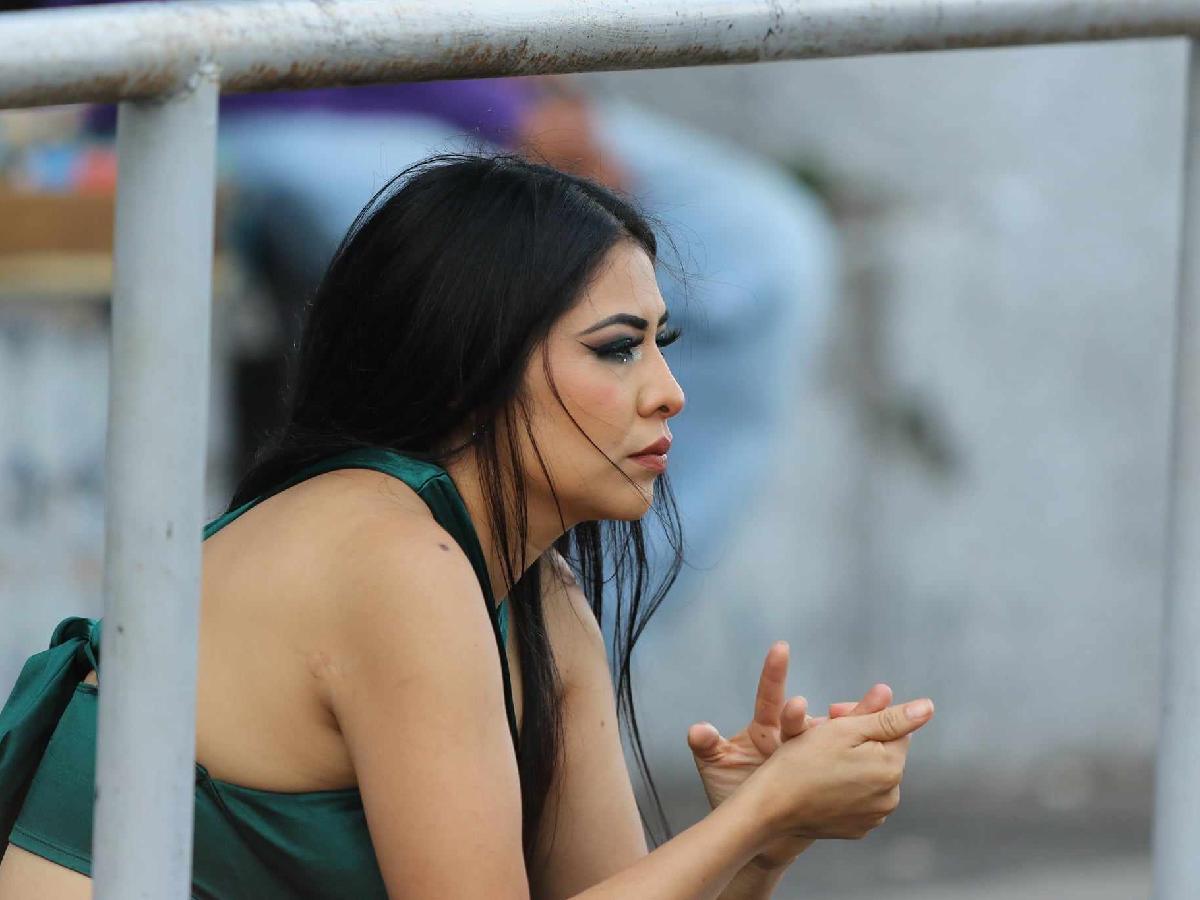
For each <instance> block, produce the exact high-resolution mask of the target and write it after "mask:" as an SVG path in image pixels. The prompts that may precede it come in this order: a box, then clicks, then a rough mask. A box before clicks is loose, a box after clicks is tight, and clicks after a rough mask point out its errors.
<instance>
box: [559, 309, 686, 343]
mask: <svg viewBox="0 0 1200 900" xmlns="http://www.w3.org/2000/svg"><path fill="white" fill-rule="evenodd" d="M669 318H671V312H670V310H668V311H667V312H665V313H663V314H662V316H661V317H660V318H659V320H658V324H659V325H663V324H665V323H666V321H667V319H669ZM648 324H649V323H648V322H647V321H646V320H645V319H643V318H642V317H641V316H635V315H632V314H630V313H617V314H616V315H614V316H609V317H608V318H607V319H601V320H600V321H599V322H597V323H596V324H595V325H593V326H592V327H591V328H585V329H584V330H583V331H581V332H579V334H577V335H575V336H576V337H583V336H584V335H585V334H591V333H592V332H593V331H599V330H600V329H601V328H607V327H608V326H609V325H632V326H633V327H634V328H636V329H638V330H639V331H643V330H645V328H646V326H647V325H648Z"/></svg>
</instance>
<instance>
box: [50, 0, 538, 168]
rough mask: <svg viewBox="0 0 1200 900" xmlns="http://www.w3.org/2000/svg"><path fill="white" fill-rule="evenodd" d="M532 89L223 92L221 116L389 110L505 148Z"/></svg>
mask: <svg viewBox="0 0 1200 900" xmlns="http://www.w3.org/2000/svg"><path fill="white" fill-rule="evenodd" d="M112 2H118V0H83V2H79V0H43V2H41V3H38V4H36V5H38V6H41V7H66V6H96V5H100V4H104V3H112ZM123 2H130V0H123ZM133 2H145V0H133ZM248 2H249V0H248ZM538 93H539V91H538V88H537V86H536V84H535V83H534V82H533V81H532V80H530V79H525V78H487V79H475V80H468V81H426V82H415V83H414V82H406V83H403V84H377V85H365V86H362V87H335V88H321V89H318V90H307V91H272V92H270V93H257V94H230V95H227V96H223V97H222V98H221V115H223V116H225V115H244V114H253V113H262V112H275V111H285V110H302V109H324V110H330V111H335V112H344V113H351V114H352V113H365V114H374V115H380V114H388V113H394V114H396V115H420V116H432V117H435V118H438V119H441V120H442V121H444V122H449V123H450V124H452V125H455V126H457V127H458V128H461V129H462V130H463V131H466V132H470V133H471V134H473V135H478V136H479V137H481V138H483V139H484V140H488V141H491V142H493V143H496V144H499V145H501V146H504V147H511V146H512V145H513V143H514V141H515V138H516V131H517V127H518V125H519V123H520V121H521V118H522V116H523V115H524V114H525V111H526V110H527V109H528V108H529V106H530V105H531V104H532V103H533V102H534V100H535V98H536V97H537V95H538ZM116 118H117V117H116V107H114V106H112V105H111V104H107V105H103V106H95V107H92V108H91V109H89V110H88V114H87V127H88V130H89V131H93V132H98V133H111V132H112V131H113V130H114V127H115V124H116Z"/></svg>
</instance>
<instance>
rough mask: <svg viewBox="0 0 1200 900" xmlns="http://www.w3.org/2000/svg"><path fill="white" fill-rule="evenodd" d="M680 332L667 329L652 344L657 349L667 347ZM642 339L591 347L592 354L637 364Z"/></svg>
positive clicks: (640, 352) (675, 339)
mask: <svg viewBox="0 0 1200 900" xmlns="http://www.w3.org/2000/svg"><path fill="white" fill-rule="evenodd" d="M681 334H682V332H681V331H680V330H679V329H678V328H669V329H667V330H666V331H660V332H659V333H658V334H657V335H655V338H654V343H656V344H657V345H658V346H659V347H669V346H670V345H671V344H673V343H675V342H676V341H677V340H679V336H680V335H681ZM643 340H645V339H644V338H630V337H626V338H621V339H620V340H617V341H613V342H611V343H608V344H605V345H604V346H602V347H593V348H592V352H593V353H595V354H596V355H597V356H599V357H600V358H601V359H610V360H614V361H616V362H621V363H627V362H637V361H638V360H639V359H641V358H642V351H641V349H640V348H641V345H642V342H643Z"/></svg>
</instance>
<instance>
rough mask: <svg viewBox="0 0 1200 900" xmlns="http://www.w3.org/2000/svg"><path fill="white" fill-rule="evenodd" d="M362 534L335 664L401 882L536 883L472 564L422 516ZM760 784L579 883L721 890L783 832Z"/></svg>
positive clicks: (341, 582) (503, 893) (441, 891)
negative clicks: (768, 816)
mask: <svg viewBox="0 0 1200 900" xmlns="http://www.w3.org/2000/svg"><path fill="white" fill-rule="evenodd" d="M439 545H448V546H449V547H450V550H449V551H446V550H444V549H442V548H441V547H440V546H439ZM352 547H353V555H352V556H348V557H347V558H346V560H345V564H344V565H343V566H342V567H341V568H342V569H343V570H344V571H341V572H339V573H338V575H337V577H336V579H335V581H336V587H337V590H336V591H335V594H336V596H335V597H334V598H332V599H331V602H332V603H336V604H337V621H338V622H339V623H340V626H339V627H338V628H337V629H335V632H334V636H333V637H332V638H331V640H330V646H329V647H328V649H327V651H326V652H325V653H324V654H323V657H324V659H325V662H324V664H323V667H322V669H323V673H324V674H323V675H322V677H323V678H324V679H325V681H326V685H325V687H326V690H325V692H324V693H325V695H326V696H328V697H329V698H330V704H331V706H332V709H333V712H334V714H335V715H336V717H337V721H338V723H339V726H340V727H341V729H342V733H343V736H344V739H345V741H346V745H347V748H348V749H349V752H350V755H351V758H352V760H353V763H354V767H355V772H356V775H357V778H358V784H359V788H360V790H361V792H362V795H363V803H364V807H365V809H366V814H367V823H368V826H369V828H370V831H371V838H372V841H373V843H374V846H375V852H376V856H377V857H378V859H379V864H380V869H381V871H382V873H383V877H384V881H385V883H386V885H387V888H388V892H389V895H391V896H397V897H400V896H419V897H455V898H471V897H478V898H489V900H491V898H525V897H528V896H529V884H528V880H527V876H526V873H525V870H524V862H523V857H522V852H521V800H520V790H519V783H518V779H517V767H516V761H515V760H514V759H513V754H512V745H511V741H510V739H509V735H508V729H507V723H506V719H505V715H504V700H503V696H502V688H501V678H500V662H499V659H498V657H497V653H496V646H495V641H494V638H493V636H492V633H491V629H490V625H489V623H488V620H487V616H486V614H485V611H484V610H483V608H482V604H483V602H484V601H483V599H482V596H481V594H480V591H479V586H478V583H477V582H476V581H475V576H474V573H473V571H472V570H471V567H470V564H469V563H468V561H467V560H466V557H465V556H463V555H462V553H461V552H460V551H459V550H458V548H457V545H455V544H454V543H453V542H452V539H451V538H450V537H449V535H447V534H446V533H445V532H444V531H442V530H441V529H440V528H439V527H438V526H437V525H436V524H435V523H432V522H431V521H428V520H423V519H421V518H420V517H416V516H409V517H408V518H404V517H401V518H400V519H398V520H397V521H394V522H393V521H391V520H389V522H388V524H387V526H386V527H378V526H377V527H375V528H373V529H372V530H371V532H370V533H369V534H367V535H365V536H363V537H361V538H359V539H356V540H355V541H354V542H353V544H352ZM759 799H760V798H757V796H756V795H755V794H754V793H753V792H752V791H743V792H739V796H737V797H733V798H730V800H729V801H728V802H727V803H724V804H722V806H721V808H720V809H718V810H717V811H715V812H714V813H712V814H711V815H709V816H708V817H707V818H705V819H704V820H703V821H702V822H700V823H699V824H697V825H695V826H693V827H692V828H689V829H688V830H687V831H685V832H683V833H682V834H680V835H679V836H677V837H676V838H674V839H673V840H671V841H669V842H667V843H666V844H664V845H663V846H662V847H660V848H658V849H657V850H655V851H654V852H653V853H650V854H648V855H646V856H643V857H642V858H640V859H639V860H637V861H636V862H634V863H633V864H632V865H628V866H626V867H624V868H623V869H621V871H619V872H615V873H609V875H608V877H606V878H604V879H603V880H602V881H600V882H599V883H594V884H592V885H591V886H590V887H588V888H586V889H581V890H580V892H579V893H577V894H576V896H579V897H581V898H586V900H607V898H613V900H616V898H621V900H624V898H628V897H637V898H639V900H643V898H645V900H700V898H705V900H711V898H716V897H717V896H718V895H719V894H720V892H721V891H722V890H723V889H724V888H725V886H726V885H727V884H728V883H729V881H730V879H732V878H733V876H734V874H735V873H736V872H737V871H738V869H740V868H741V867H742V866H743V865H745V864H746V863H747V862H748V861H749V860H750V859H751V858H753V856H754V855H755V854H756V853H758V852H759V850H760V849H761V848H762V846H763V845H764V844H765V842H766V840H767V838H768V837H769V836H770V835H769V834H768V829H767V827H766V821H765V819H764V817H763V816H762V814H761V813H760V804H759V802H758V801H759ZM591 834H592V838H593V840H595V841H596V842H603V841H604V840H606V839H607V835H606V834H605V833H604V831H602V830H600V829H595V830H593V831H592V833H591Z"/></svg>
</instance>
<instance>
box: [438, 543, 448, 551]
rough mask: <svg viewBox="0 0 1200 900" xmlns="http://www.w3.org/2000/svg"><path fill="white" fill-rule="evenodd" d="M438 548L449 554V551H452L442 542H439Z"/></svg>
mask: <svg viewBox="0 0 1200 900" xmlns="http://www.w3.org/2000/svg"><path fill="white" fill-rule="evenodd" d="M438 546H439V547H441V548H442V549H443V550H445V551H447V552H449V550H450V548H449V547H447V546H446V545H445V544H443V543H442V542H441V541H438Z"/></svg>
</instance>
